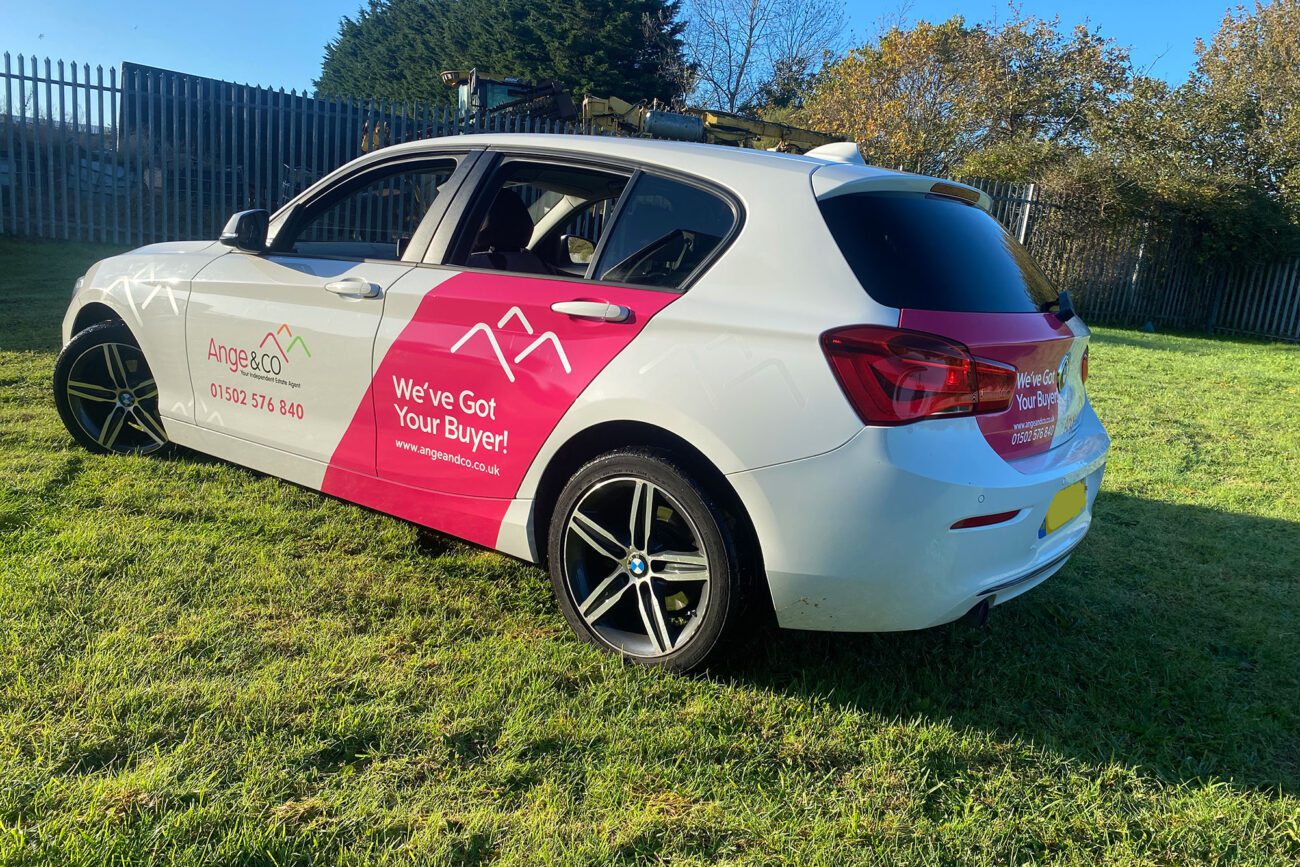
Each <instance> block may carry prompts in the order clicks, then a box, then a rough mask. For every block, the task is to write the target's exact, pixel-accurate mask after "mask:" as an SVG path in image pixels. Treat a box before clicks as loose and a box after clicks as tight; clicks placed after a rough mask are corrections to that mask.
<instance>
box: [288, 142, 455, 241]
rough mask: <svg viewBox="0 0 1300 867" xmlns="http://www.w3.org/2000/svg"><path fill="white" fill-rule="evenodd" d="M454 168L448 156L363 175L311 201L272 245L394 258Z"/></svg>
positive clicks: (418, 224)
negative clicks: (326, 196)
mask: <svg viewBox="0 0 1300 867" xmlns="http://www.w3.org/2000/svg"><path fill="white" fill-rule="evenodd" d="M455 170H456V161H455V160H454V159H446V160H437V161H433V162H429V163H422V164H420V165H418V166H398V167H395V168H393V169H392V170H390V171H387V172H384V173H382V174H380V175H378V176H370V177H367V178H362V179H360V180H359V181H358V183H357V184H353V185H350V187H345V188H344V189H341V190H339V191H338V192H337V193H335V194H333V195H331V196H329V197H328V198H327V199H325V200H323V201H321V202H318V203H315V204H313V205H312V206H310V208H309V210H308V211H307V212H306V213H305V214H303V215H302V216H301V217H299V218H298V219H297V220H295V221H294V224H293V225H292V226H291V227H288V229H287V233H286V237H283V238H279V239H277V241H276V248H277V250H278V251H279V252H284V253H291V254H296V255H299V256H327V257H331V258H339V259H378V260H386V261H397V260H399V259H401V258H402V256H403V255H404V254H405V253H406V246H407V244H409V243H410V241H411V238H412V237H413V236H414V235H415V234H416V230H417V229H418V228H419V226H420V222H421V221H422V220H423V219H424V215H425V214H426V213H428V211H429V208H430V206H432V204H433V202H434V200H435V199H436V198H437V197H438V194H439V190H441V189H442V187H443V185H444V184H445V183H446V182H447V181H448V179H450V178H451V175H452V173H453V172H454V171H455Z"/></svg>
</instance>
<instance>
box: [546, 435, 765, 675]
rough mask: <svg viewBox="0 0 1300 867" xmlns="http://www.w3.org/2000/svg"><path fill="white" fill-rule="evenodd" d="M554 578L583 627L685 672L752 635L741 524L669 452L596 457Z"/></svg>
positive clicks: (581, 476)
mask: <svg viewBox="0 0 1300 867" xmlns="http://www.w3.org/2000/svg"><path fill="white" fill-rule="evenodd" d="M547 547H548V554H549V559H550V571H551V581H552V584H553V585H554V588H555V595H556V597H557V598H558V599H559V602H560V607H561V609H562V610H563V612H564V616H565V618H566V619H567V620H568V621H569V624H570V625H571V626H572V627H573V629H574V631H575V632H577V633H578V634H579V635H580V636H582V637H583V638H585V639H586V640H588V641H590V642H591V643H593V644H596V645H597V646H600V647H603V648H605V649H607V650H611V651H614V652H616V653H619V654H621V655H622V656H624V657H625V658H628V659H631V660H633V661H635V662H639V663H643V664H647V665H653V666H659V667H663V668H667V669H670V670H673V671H679V672H685V671H693V670H696V669H699V668H703V667H705V666H707V665H709V664H710V663H712V662H714V661H716V660H717V659H718V658H719V657H720V656H722V655H723V654H724V653H725V652H726V651H727V650H729V649H731V647H732V646H733V645H734V644H736V643H737V642H738V641H739V640H740V639H742V638H743V637H744V632H745V630H746V629H747V628H748V626H749V623H748V622H747V621H748V618H747V617H746V611H747V604H746V603H747V601H748V596H749V592H750V584H751V582H750V580H749V576H748V575H747V574H746V572H745V570H744V568H743V565H742V561H741V558H740V556H739V552H738V550H737V545H736V540H735V536H734V534H733V532H732V529H731V522H730V521H729V520H728V516H727V515H726V514H724V513H723V512H722V511H721V510H720V509H719V508H718V507H717V505H716V504H715V503H714V501H713V499H712V498H711V497H710V496H709V495H708V493H707V492H706V491H705V489H704V488H702V487H701V486H700V485H699V484H697V483H696V482H695V481H694V480H693V479H692V478H691V477H690V476H689V475H688V474H687V473H686V472H685V471H684V470H683V469H682V468H681V467H680V466H678V465H677V464H676V463H675V462H673V461H672V460H671V459H670V458H668V457H666V456H663V455H660V454H656V453H652V452H642V451H626V452H615V453H613V454H608V455H604V456H602V457H599V458H596V459H595V460H593V461H592V462H590V463H589V464H587V465H586V466H584V467H583V468H582V469H581V470H579V471H578V472H577V474H575V475H574V477H573V478H572V479H571V480H570V481H569V483H568V484H567V485H566V486H565V488H564V490H563V491H562V492H561V494H560V496H559V499H558V501H557V502H556V507H555V510H554V512H553V516H552V519H551V527H550V534H549V539H548V546H547Z"/></svg>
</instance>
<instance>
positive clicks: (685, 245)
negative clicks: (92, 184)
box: [54, 134, 1110, 672]
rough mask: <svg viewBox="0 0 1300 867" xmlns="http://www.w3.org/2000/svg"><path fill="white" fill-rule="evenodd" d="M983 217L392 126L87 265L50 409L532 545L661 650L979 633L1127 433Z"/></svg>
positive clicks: (578, 142) (910, 185)
mask: <svg viewBox="0 0 1300 867" xmlns="http://www.w3.org/2000/svg"><path fill="white" fill-rule="evenodd" d="M846 150H847V151H848V152H846ZM989 205H990V200H989V198H988V196H987V195H986V194H984V193H982V192H980V191H979V190H977V189H975V188H973V187H970V186H966V185H963V184H959V183H955V182H952V181H948V180H942V179H937V178H930V177H922V176H918V175H914V174H907V173H901V172H894V171H886V170H882V169H877V168H871V167H868V166H866V165H865V164H864V163H863V162H862V160H861V158H860V157H859V156H857V152H856V149H855V148H853V147H852V146H849V147H848V148H847V149H846V148H844V147H836V146H830V147H828V148H826V149H824V150H823V149H819V150H815V151H811V152H809V153H808V154H805V155H789V154H779V153H767V152H761V151H753V150H742V149H738V148H728V147H721V146H715V145H704V144H690V143H681V142H667V141H651V140H646V139H632V138H628V139H619V138H613V137H601V136H582V135H578V136H563V135H526V134H508V135H507V134H502V135H497V134H488V135H474V136H459V137H453V138H440V139H430V140H425V141H418V142H411V143H407V144H401V145H395V146H392V147H388V148H385V149H383V150H379V151H375V152H373V153H370V154H367V155H365V156H363V157H361V158H360V159H357V160H355V161H353V162H350V163H348V164H347V165H345V166H343V167H341V168H339V169H337V170H336V171H334V172H332V173H330V174H328V175H327V176H326V177H324V178H322V179H321V180H320V181H319V182H317V183H315V184H313V185H312V186H310V187H309V188H308V189H306V190H304V191H303V192H302V193H301V194H300V195H298V196H296V197H295V198H293V199H292V200H291V201H289V202H288V204H286V205H285V206H284V207H282V208H281V209H279V210H278V211H277V212H276V213H275V214H274V215H271V214H269V213H268V212H266V211H258V210H254V211H245V212H242V213H239V214H236V215H234V216H233V217H232V218H231V220H230V222H229V224H228V225H227V226H226V229H225V231H224V232H223V233H222V235H221V237H220V239H219V240H217V241H198V242H179V243H166V244H154V245H151V246H146V247H143V248H141V249H138V250H135V251H133V252H130V253H126V254H124V255H120V256H115V257H112V258H109V259H105V260H103V261H101V262H99V263H97V264H96V265H94V266H93V267H91V268H90V270H89V271H88V272H87V273H86V274H85V276H84V277H83V278H82V279H81V280H80V281H78V284H77V288H76V290H75V294H74V296H73V298H72V302H71V304H70V306H69V308H68V311H67V315H66V318H65V319H64V322H63V338H64V348H63V350H62V353H61V354H60V356H59V358H58V361H57V363H56V367H55V376H54V396H55V400H56V402H57V406H58V409H59V412H60V414H61V416H62V418H63V420H64V422H65V423H66V425H67V427H68V430H69V431H70V432H71V435H72V436H73V438H75V439H76V440H77V441H79V442H80V443H81V444H83V445H85V446H86V447H88V448H90V449H92V450H95V451H99V452H109V453H117V454H148V453H153V452H157V451H160V450H162V449H164V448H168V447H171V446H172V445H173V444H175V445H177V446H181V447H185V448H188V449H192V450H195V451H198V452H202V453H206V454H209V455H214V456H216V457H218V458H221V459H224V460H227V461H230V462H233V463H236V464H240V465H242V466H246V467H250V468H252V469H254V470H257V471H260V472H263V473H268V474H271V475H273V476H278V477H281V478H283V479H287V480H289V481H291V482H295V483H297V484H299V485H303V486H306V487H309V488H313V489H316V490H319V491H321V492H323V493H325V494H328V495H332V496H334V497H337V498H341V499H343V500H347V501H350V502H352V503H356V504H360V505H361V506H364V507H368V508H370V509H375V510H379V511H382V512H385V513H388V514H390V515H394V516H396V517H398V518H401V519H405V520H407V521H412V522H415V523H417V524H420V525H424V526H427V527H430V528H433V529H435V530H437V531H440V532H443V533H446V534H450V535H452V536H456V537H459V538H461V539H463V540H467V541H469V542H472V543H475V544H478V545H482V546H486V547H488V548H491V549H495V550H497V551H500V552H504V553H505V554H508V555H511V556H513V557H517V558H522V559H523V560H526V561H529V562H533V563H538V564H542V565H544V566H545V567H546V568H547V569H548V570H549V572H550V577H551V580H552V583H553V587H554V590H555V595H556V598H557V599H558V603H559V607H560V609H561V610H562V612H563V614H564V616H565V618H566V619H567V620H568V622H569V623H570V624H571V625H572V627H573V629H574V630H575V631H576V632H577V633H578V635H579V636H581V637H583V638H584V639H586V640H587V641H590V642H592V643H593V644H595V645H597V646H599V647H602V648H605V649H607V650H609V651H613V652H615V653H618V654H621V655H622V656H624V657H625V658H628V659H631V660H635V661H637V662H641V663H645V664H648V665H652V666H660V667H664V668H667V669H670V670H673V671H683V672H684V671H691V670H696V669H699V668H702V667H706V666H708V665H710V664H711V663H713V662H714V661H716V660H717V659H719V658H721V657H722V656H723V655H725V654H726V653H727V652H728V651H730V650H734V649H735V648H737V647H743V646H744V645H745V643H746V641H747V640H749V639H750V638H751V637H752V636H754V635H756V634H760V632H761V630H762V628H763V627H764V625H765V624H767V623H770V622H771V621H772V620H773V619H774V620H775V623H776V625H778V626H780V627H785V628H791V629H803V630H832V631H848V632H851V631H895V630H915V629H923V628H927V627H933V626H936V625H939V624H944V623H949V622H952V621H955V620H959V619H962V618H963V617H967V616H969V617H972V618H982V617H984V616H985V615H986V613H987V611H988V609H989V608H990V606H994V605H999V604H1001V603H1003V602H1006V601H1008V600H1010V599H1012V598H1014V597H1016V596H1018V595H1020V594H1022V593H1024V592H1025V591H1027V590H1029V589H1030V588H1032V587H1034V586H1036V585H1038V584H1040V583H1042V582H1043V581H1044V580H1045V579H1047V578H1048V577H1049V576H1051V575H1052V574H1054V573H1055V572H1057V571H1058V570H1059V569H1060V568H1061V567H1062V566H1063V565H1064V564H1065V562H1066V561H1067V559H1068V558H1069V557H1070V555H1071V553H1072V552H1073V551H1074V550H1075V549H1076V548H1077V546H1078V545H1079V544H1080V542H1081V541H1082V540H1083V538H1084V536H1085V534H1086V533H1087V531H1088V527H1089V525H1090V523H1091V520H1092V506H1093V502H1094V500H1095V498H1096V496H1097V492H1098V489H1099V488H1100V485H1101V480H1102V474H1103V471H1104V466H1105V461H1106V457H1107V453H1108V450H1109V445H1110V441H1109V439H1108V437H1107V435H1106V432H1105V429H1104V428H1103V426H1102V424H1101V423H1100V421H1099V420H1098V418H1097V415H1096V413H1095V412H1094V411H1093V409H1092V406H1091V405H1090V403H1089V401H1088V398H1087V394H1086V390H1085V381H1086V379H1087V375H1088V341H1089V331H1088V329H1087V327H1086V326H1085V325H1084V324H1083V323H1082V321H1081V320H1080V318H1079V317H1078V316H1077V315H1075V314H1074V308H1073V306H1072V305H1071V304H1070V302H1069V297H1068V295H1067V294H1065V293H1058V292H1057V291H1056V290H1055V289H1054V288H1053V286H1052V284H1051V283H1050V281H1049V280H1048V279H1047V278H1045V277H1044V276H1043V274H1042V272H1041V271H1040V269H1039V268H1038V266H1036V265H1035V264H1034V261H1033V260H1032V258H1031V257H1030V256H1029V254H1028V253H1027V252H1026V251H1025V249H1024V248H1023V247H1022V246H1021V245H1020V244H1018V243H1017V242H1016V241H1015V239H1013V238H1012V237H1011V236H1010V235H1009V234H1008V233H1007V232H1006V231H1004V230H1003V228H1002V227H1001V226H1000V225H999V224H998V223H997V221H996V220H994V219H993V218H992V217H991V216H990V214H989V212H988V207H989Z"/></svg>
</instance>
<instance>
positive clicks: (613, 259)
mask: <svg viewBox="0 0 1300 867" xmlns="http://www.w3.org/2000/svg"><path fill="white" fill-rule="evenodd" d="M735 223H736V214H735V211H733V210H732V208H731V205H729V204H728V203H727V202H726V201H724V200H723V199H721V198H720V197H718V196H717V195H714V194H713V193H710V192H708V191H706V190H702V189H700V188H699V187H694V186H691V185H690V184H683V183H680V182H679V181H672V180H669V179H668V178H661V177H656V176H655V175H648V174H643V175H641V176H640V178H638V180H637V182H636V185H635V186H634V187H633V188H632V190H631V192H630V193H629V197H628V200H627V203H626V204H625V205H624V206H623V209H622V211H620V213H619V214H618V217H617V218H616V220H615V223H614V229H613V231H612V232H611V233H610V236H609V240H608V241H607V242H606V243H605V248H604V250H602V251H601V254H600V263H599V264H598V265H597V267H596V274H597V275H598V279H600V280H608V281H611V282H615V283H630V284H632V285H634V286H654V287H662V288H666V289H678V288H681V286H682V284H683V283H685V282H686V280H687V278H688V277H690V276H691V274H692V273H693V272H694V271H695V269H696V268H698V267H699V266H700V264H701V263H703V262H704V260H705V259H707V258H708V257H709V254H710V253H712V252H713V251H714V250H716V249H717V248H718V247H719V246H720V245H721V244H722V242H723V241H724V240H725V239H726V237H727V235H729V234H730V233H731V228H732V226H734V225H735Z"/></svg>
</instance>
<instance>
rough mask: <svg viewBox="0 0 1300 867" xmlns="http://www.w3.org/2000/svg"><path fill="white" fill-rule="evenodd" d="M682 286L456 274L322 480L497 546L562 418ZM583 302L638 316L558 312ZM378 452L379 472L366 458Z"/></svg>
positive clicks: (403, 344) (406, 334) (395, 355)
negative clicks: (565, 304) (616, 318)
mask: <svg viewBox="0 0 1300 867" xmlns="http://www.w3.org/2000/svg"><path fill="white" fill-rule="evenodd" d="M593 292H597V293H599V295H600V298H599V299H595V298H592V297H591V296H592V294H593ZM677 297H678V296H676V295H674V294H671V293H667V292H659V291H654V290H639V289H628V288H615V287H608V286H600V287H595V286H592V285H591V284H586V283H578V282H572V281H567V280H554V279H541V278H535V277H520V276H512V275H502V274H489V273H479V272H465V273H462V274H459V275H456V276H454V277H450V278H448V279H446V280H444V281H443V282H442V283H440V284H438V285H437V286H436V287H434V288H433V289H432V290H430V291H429V292H428V293H427V294H426V295H425V296H424V298H423V299H422V300H421V302H420V304H419V307H418V308H417V310H416V312H415V315H414V317H413V318H412V319H411V321H410V322H408V323H407V324H406V326H405V327H404V328H403V329H402V331H401V333H400V335H399V336H398V337H397V339H396V340H395V341H394V342H393V344H392V345H391V346H390V347H389V348H388V350H387V352H386V353H385V354H384V356H383V358H382V360H380V361H379V363H378V364H377V365H376V366H375V371H374V377H373V379H372V381H371V384H370V388H369V389H368V390H367V392H366V394H365V396H364V397H363V398H362V401H361V404H360V406H358V407H357V411H356V414H355V415H354V417H353V422H352V424H351V425H349V427H348V429H347V431H346V433H345V434H344V435H343V438H342V441H341V442H340V443H339V446H338V448H337V449H336V450H335V452H334V455H333V458H332V459H331V461H330V465H329V469H327V470H326V473H325V479H324V482H323V484H322V489H323V490H324V491H326V492H327V493H330V494H333V495H335V496H339V497H342V498H344V499H348V500H353V501H356V502H358V503H361V504H363V505H367V506H370V507H372V508H377V509H380V510H382V511H385V512H389V513H392V514H395V515H398V516H399V517H403V518H406V519H408V520H412V521H415V522H417V523H420V524H424V525H427V526H431V527H434V528H436V529H439V530H443V531H445V532H449V533H452V534H454V535H457V536H460V537H462V538H465V539H468V540H470V541H473V542H477V543H480V544H483V545H489V546H491V545H495V544H496V540H497V534H498V532H499V530H500V525H501V520H502V518H503V517H504V515H505V511H506V508H507V507H508V505H509V502H510V500H511V499H512V498H513V497H514V496H515V494H516V493H517V492H518V490H519V485H520V482H521V481H522V480H523V478H524V475H525V474H526V473H527V471H528V468H529V467H530V466H531V464H532V462H533V460H534V459H535V458H536V456H537V453H538V451H539V450H540V449H541V447H542V444H543V443H544V442H545V441H546V438H547V437H548V436H549V435H550V433H551V431H552V430H553V429H554V428H555V425H556V424H557V423H558V422H559V420H560V418H561V417H562V416H563V415H564V413H565V412H567V411H568V409H569V407H571V406H572V405H573V402H574V401H575V400H576V399H577V397H578V395H579V394H581V393H582V392H583V390H585V389H586V388H587V386H588V385H589V384H590V383H591V381H592V380H593V379H594V378H595V377H596V375H597V374H598V373H600V371H601V370H603V369H604V367H605V366H606V365H607V364H608V363H609V362H610V361H611V360H612V359H613V358H614V357H615V356H616V355H618V354H619V353H620V352H621V351H623V349H624V348H625V347H626V346H627V345H628V344H629V343H630V342H631V341H632V339H633V338H634V337H636V335H637V334H638V333H639V332H640V330H641V329H642V328H643V327H644V326H645V324H646V322H647V321H649V319H650V318H651V317H653V316H654V315H655V314H656V313H658V312H659V311H660V310H662V309H663V308H664V307H666V306H667V305H668V304H669V303H670V302H672V301H673V300H674V299H676V298H677ZM575 299H581V300H600V301H605V302H608V303H611V304H616V305H622V306H625V307H628V308H630V309H631V310H632V311H633V315H632V316H631V317H629V319H628V320H627V321H624V322H606V321H599V320H590V319H579V318H576V317H572V316H567V315H564V314H559V313H555V312H553V311H552V310H551V305H552V304H554V303H557V302H561V301H572V300H575ZM367 459H370V460H373V461H374V463H375V466H376V473H375V474H369V473H366V472H364V471H360V470H359V469H358V468H362V467H365V466H367Z"/></svg>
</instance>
